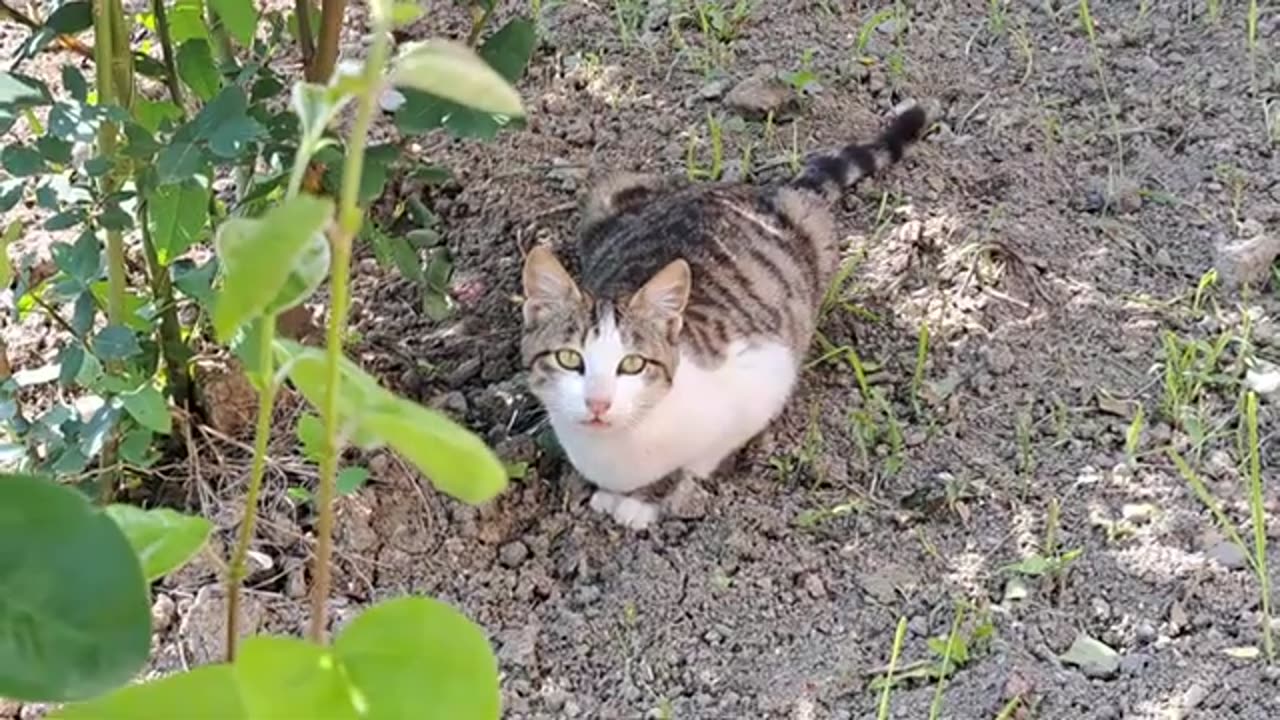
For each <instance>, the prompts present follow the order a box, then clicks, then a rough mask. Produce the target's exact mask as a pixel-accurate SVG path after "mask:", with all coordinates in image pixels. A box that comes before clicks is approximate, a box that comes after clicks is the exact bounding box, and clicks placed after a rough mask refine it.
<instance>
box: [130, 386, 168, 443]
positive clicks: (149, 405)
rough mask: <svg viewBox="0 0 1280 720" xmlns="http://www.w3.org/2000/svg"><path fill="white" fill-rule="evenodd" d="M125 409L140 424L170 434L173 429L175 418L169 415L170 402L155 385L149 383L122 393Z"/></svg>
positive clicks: (163, 433) (162, 433)
mask: <svg viewBox="0 0 1280 720" xmlns="http://www.w3.org/2000/svg"><path fill="white" fill-rule="evenodd" d="M120 402H122V403H124V409H125V410H127V411H128V412H129V415H131V416H132V417H133V419H134V420H137V421H138V424H139V425H142V426H143V427H145V428H147V429H148V430H152V431H154V432H157V433H160V434H161V435H168V434H169V432H170V431H172V430H173V418H172V417H171V416H170V415H169V404H168V403H167V402H165V399H164V395H162V394H160V391H159V390H157V389H156V386H155V385H152V384H150V383H147V384H146V385H143V386H142V387H140V388H138V389H137V390H135V391H133V392H131V393H124V394H122V395H120Z"/></svg>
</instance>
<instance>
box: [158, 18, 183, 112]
mask: <svg viewBox="0 0 1280 720" xmlns="http://www.w3.org/2000/svg"><path fill="white" fill-rule="evenodd" d="M151 12H152V13H153V14H154V15H155V16H156V34H157V35H159V36H160V53H161V55H163V56H164V81H165V84H166V85H168V86H169V97H171V98H173V104H174V105H177V106H178V109H179V110H182V109H183V106H182V83H180V82H178V64H177V62H176V61H175V60H174V54H173V39H172V38H171V37H170V35H169V13H168V11H167V10H165V9H164V0H151ZM184 115H185V112H184Z"/></svg>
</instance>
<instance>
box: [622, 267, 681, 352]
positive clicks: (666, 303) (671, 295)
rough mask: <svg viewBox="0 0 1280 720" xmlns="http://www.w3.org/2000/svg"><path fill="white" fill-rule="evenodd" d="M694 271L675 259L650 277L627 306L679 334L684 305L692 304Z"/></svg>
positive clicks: (674, 333) (673, 333)
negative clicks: (691, 285)
mask: <svg viewBox="0 0 1280 720" xmlns="http://www.w3.org/2000/svg"><path fill="white" fill-rule="evenodd" d="M692 280H693V274H692V272H691V271H690V270H689V263H687V262H685V261H684V260H683V259H679V260H672V261H671V262H669V263H667V264H666V266H664V267H663V268H662V269H661V270H659V271H658V272H657V273H655V274H654V276H653V277H651V278H649V281H648V282H646V283H645V284H644V287H642V288H640V290H638V291H637V292H636V294H635V295H633V296H632V297H631V301H630V302H629V303H628V304H627V307H628V308H629V309H630V310H632V311H633V312H636V313H639V314H642V315H645V316H648V317H651V318H654V319H657V320H663V321H666V322H668V323H669V326H668V327H669V330H670V334H671V335H672V337H674V336H675V335H677V334H679V332H680V326H681V324H682V316H683V314H684V307H685V305H687V304H688V303H689V287H690V283H691V282H692Z"/></svg>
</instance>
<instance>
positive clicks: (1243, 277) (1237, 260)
mask: <svg viewBox="0 0 1280 720" xmlns="http://www.w3.org/2000/svg"><path fill="white" fill-rule="evenodd" d="M1278 256H1280V233H1266V232H1264V233H1262V234H1260V235H1255V236H1254V237H1251V238H1248V239H1246V240H1240V241H1237V242H1233V243H1229V244H1227V245H1225V246H1223V247H1222V248H1221V249H1220V250H1219V251H1218V259H1217V262H1216V263H1215V265H1216V266H1217V270H1218V275H1219V277H1221V278H1222V281H1223V284H1224V285H1226V286H1228V287H1239V286H1241V285H1246V284H1252V283H1257V282H1259V281H1265V280H1266V279H1267V278H1268V277H1270V273H1271V265H1272V264H1273V263H1274V262H1275V260H1276V257H1278Z"/></svg>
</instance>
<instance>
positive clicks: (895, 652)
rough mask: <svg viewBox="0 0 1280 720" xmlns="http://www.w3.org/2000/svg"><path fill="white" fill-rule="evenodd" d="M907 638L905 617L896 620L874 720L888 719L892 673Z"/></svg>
mask: <svg viewBox="0 0 1280 720" xmlns="http://www.w3.org/2000/svg"><path fill="white" fill-rule="evenodd" d="M906 636H907V619H906V618H905V617H900V618H898V629H897V630H896V631H894V633H893V648H892V649H891V650H890V652H889V667H888V668H886V669H885V672H884V678H883V680H882V687H881V689H880V703H879V705H877V706H876V720H888V718H889V699H890V694H891V693H892V692H893V673H894V670H896V669H897V666H898V658H899V656H901V655H902V641H903V639H904V638H906Z"/></svg>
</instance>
